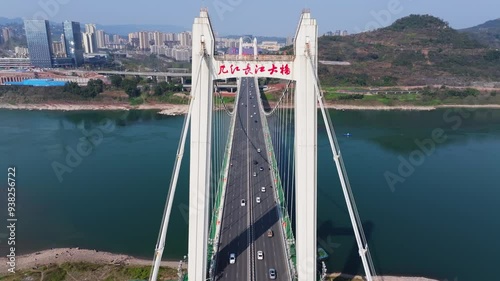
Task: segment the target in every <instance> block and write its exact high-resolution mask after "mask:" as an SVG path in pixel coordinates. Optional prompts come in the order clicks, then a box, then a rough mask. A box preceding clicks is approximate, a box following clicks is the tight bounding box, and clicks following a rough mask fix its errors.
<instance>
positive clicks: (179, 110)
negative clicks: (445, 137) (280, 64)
mask: <svg viewBox="0 0 500 281" xmlns="http://www.w3.org/2000/svg"><path fill="white" fill-rule="evenodd" d="M272 106H273V104H271V107H272ZM326 107H327V108H330V109H335V110H406V111H431V110H436V109H439V108H485V109H486V108H489V109H500V105H498V104H484V105H482V104H481V105H467V104H447V105H437V106H417V105H403V106H399V105H398V106H383V105H373V106H371V105H348V104H327V105H326ZM0 109H11V110H58V111H78V110H80V111H85V110H89V111H91V110H158V111H159V112H158V113H159V114H164V115H181V114H186V113H187V111H188V110H189V106H188V105H179V104H141V105H137V106H132V105H129V104H126V103H115V104H98V103H93V104H90V103H89V104H78V103H77V104H70V103H42V104H14V105H13V104H5V103H0Z"/></svg>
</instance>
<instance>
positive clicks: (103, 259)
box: [0, 248, 179, 272]
mask: <svg viewBox="0 0 500 281" xmlns="http://www.w3.org/2000/svg"><path fill="white" fill-rule="evenodd" d="M65 262H90V263H97V264H123V265H144V266H150V265H152V263H153V262H152V260H146V259H138V258H134V257H131V256H128V255H121V254H113V253H108V252H101V251H96V250H84V249H79V248H57V249H50V250H44V251H39V252H36V253H31V254H27V255H22V256H19V257H17V258H16V271H17V270H25V269H31V268H37V267H39V266H43V265H49V264H63V263H65ZM7 266H8V265H7V258H6V257H2V258H0V272H7V269H8V267H7ZM162 266H168V267H172V268H177V267H178V266H179V262H178V261H163V262H162Z"/></svg>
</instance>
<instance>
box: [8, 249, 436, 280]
mask: <svg viewBox="0 0 500 281" xmlns="http://www.w3.org/2000/svg"><path fill="white" fill-rule="evenodd" d="M65 262H72V263H74V262H89V263H96V264H114V265H118V264H119V265H139V266H150V265H151V264H152V261H151V260H146V259H137V258H134V257H131V256H128V255H122V254H113V253H108V252H101V251H96V250H85V249H79V248H57V249H50V250H44V251H39V252H35V253H31V254H27V255H22V256H19V257H17V259H16V271H19V270H26V269H36V268H38V267H40V266H44V265H50V264H58V265H60V264H63V263H65ZM162 266H166V267H171V268H177V267H178V266H179V262H178V261H164V262H162ZM186 266H187V264H186V263H183V267H184V268H186ZM7 269H8V267H7V258H5V257H2V258H0V272H7ZM329 276H330V277H338V276H342V277H345V278H349V279H352V280H363V279H361V277H357V276H351V275H345V274H340V273H332V274H329ZM357 278H358V279H357ZM373 280H376V281H438V280H435V279H429V278H423V277H400V276H383V277H382V276H380V277H375V278H374V279H373Z"/></svg>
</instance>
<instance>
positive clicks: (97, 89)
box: [82, 79, 104, 98]
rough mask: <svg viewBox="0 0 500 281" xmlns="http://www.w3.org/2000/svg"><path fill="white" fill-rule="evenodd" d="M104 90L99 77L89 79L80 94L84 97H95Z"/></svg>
mask: <svg viewBox="0 0 500 281" xmlns="http://www.w3.org/2000/svg"><path fill="white" fill-rule="evenodd" d="M103 90H104V83H103V82H102V80H101V79H95V80H94V79H90V80H89V82H88V83H87V87H86V88H85V89H84V90H83V91H82V96H84V97H86V98H95V97H96V96H97V95H98V94H100V93H102V91H103Z"/></svg>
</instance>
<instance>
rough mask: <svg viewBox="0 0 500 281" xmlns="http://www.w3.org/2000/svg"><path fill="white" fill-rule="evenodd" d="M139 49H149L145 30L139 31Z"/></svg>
mask: <svg viewBox="0 0 500 281" xmlns="http://www.w3.org/2000/svg"><path fill="white" fill-rule="evenodd" d="M139 49H142V50H146V49H149V36H148V32H146V31H140V32H139Z"/></svg>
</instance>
